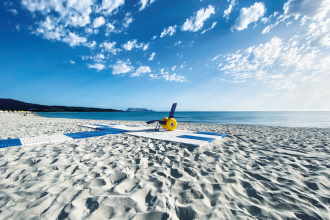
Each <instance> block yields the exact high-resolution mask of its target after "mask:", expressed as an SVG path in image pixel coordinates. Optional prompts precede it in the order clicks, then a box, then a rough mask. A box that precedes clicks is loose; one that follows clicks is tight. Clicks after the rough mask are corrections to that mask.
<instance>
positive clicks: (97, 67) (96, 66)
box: [88, 63, 105, 71]
mask: <svg viewBox="0 0 330 220" xmlns="http://www.w3.org/2000/svg"><path fill="white" fill-rule="evenodd" d="M88 68H90V69H95V70H97V71H102V70H104V69H105V66H104V64H102V63H95V64H88Z"/></svg>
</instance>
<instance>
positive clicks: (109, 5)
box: [102, 0, 125, 14]
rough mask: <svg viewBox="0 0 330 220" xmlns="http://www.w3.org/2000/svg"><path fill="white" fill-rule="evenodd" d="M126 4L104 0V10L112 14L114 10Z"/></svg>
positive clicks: (119, 1) (121, 0) (122, 1)
mask: <svg viewBox="0 0 330 220" xmlns="http://www.w3.org/2000/svg"><path fill="white" fill-rule="evenodd" d="M124 4H125V0H102V10H104V11H105V14H111V13H112V12H113V11H114V10H116V9H118V8H119V7H120V6H122V5H124Z"/></svg>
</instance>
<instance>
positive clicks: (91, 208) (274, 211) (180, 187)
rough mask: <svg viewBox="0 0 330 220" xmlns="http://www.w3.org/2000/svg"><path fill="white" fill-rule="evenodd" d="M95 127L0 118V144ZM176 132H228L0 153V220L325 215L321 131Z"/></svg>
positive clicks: (325, 140)
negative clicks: (183, 140)
mask: <svg viewBox="0 0 330 220" xmlns="http://www.w3.org/2000/svg"><path fill="white" fill-rule="evenodd" d="M95 122H96V121H89V120H73V119H53V118H52V119H51V118H42V117H39V116H35V115H27V116H23V115H22V114H18V113H0V139H7V138H17V137H35V136H40V135H53V134H63V133H67V132H78V131H89V130H90V129H88V128H83V127H80V126H78V125H79V124H82V123H95ZM97 122H98V123H109V121H97ZM117 123H124V124H141V123H142V122H124V121H120V122H118V121H117ZM180 128H181V129H189V130H196V131H214V132H219V133H226V134H228V135H229V136H228V137H227V138H226V140H225V141H224V142H223V143H221V144H210V145H209V146H206V147H199V148H195V149H192V148H189V147H188V146H184V145H179V144H174V143H170V142H163V141H159V140H151V139H147V138H139V137H133V136H129V135H127V134H116V135H106V136H102V137H96V138H88V139H79V140H72V141H67V142H65V143H61V144H42V145H35V146H23V147H9V148H3V149H0V219H134V220H137V219H180V220H181V219H330V214H329V213H330V208H329V207H330V162H329V161H330V129H321V128H284V127H267V126H252V125H251V126H248V125H216V124H189V123H181V124H180Z"/></svg>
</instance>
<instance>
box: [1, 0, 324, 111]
mask: <svg viewBox="0 0 330 220" xmlns="http://www.w3.org/2000/svg"><path fill="white" fill-rule="evenodd" d="M329 5H330V2H329V0H320V1H317V2H315V1H313V0H276V1H274V0H265V1H262V0H259V1H253V0H244V1H243V0H209V1H207V0H189V1H188V0H184V1H183V0H182V1H165V0H56V1H55V0H16V1H2V2H1V3H0V27H1V29H0V30H1V33H0V48H1V49H0V56H1V59H0V67H1V72H0V77H1V78H0V79H1V85H0V97H7V98H15V99H20V100H24V101H28V102H34V103H42V104H58V105H74V106H96V107H112V108H120V109H125V108H127V107H147V108H152V109H156V110H165V109H167V108H168V106H169V105H170V104H171V103H172V102H174V101H178V102H179V106H180V109H179V110H329V109H330V101H329V100H330V99H329V98H330V92H329V89H328V84H329V83H330V77H329V73H330V71H329V70H330V67H329V66H330V65H329V64H330V50H329V47H330V16H329V15H330V6H329Z"/></svg>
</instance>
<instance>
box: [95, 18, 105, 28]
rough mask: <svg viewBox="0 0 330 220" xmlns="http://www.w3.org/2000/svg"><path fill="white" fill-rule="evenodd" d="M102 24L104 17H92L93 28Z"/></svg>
mask: <svg viewBox="0 0 330 220" xmlns="http://www.w3.org/2000/svg"><path fill="white" fill-rule="evenodd" d="M104 24H105V19H104V17H103V16H100V17H97V18H95V19H94V22H93V27H94V28H99V27H101V26H102V25H104Z"/></svg>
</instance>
